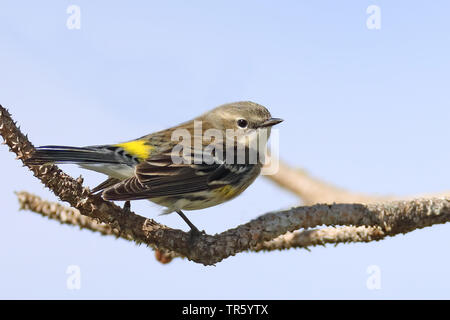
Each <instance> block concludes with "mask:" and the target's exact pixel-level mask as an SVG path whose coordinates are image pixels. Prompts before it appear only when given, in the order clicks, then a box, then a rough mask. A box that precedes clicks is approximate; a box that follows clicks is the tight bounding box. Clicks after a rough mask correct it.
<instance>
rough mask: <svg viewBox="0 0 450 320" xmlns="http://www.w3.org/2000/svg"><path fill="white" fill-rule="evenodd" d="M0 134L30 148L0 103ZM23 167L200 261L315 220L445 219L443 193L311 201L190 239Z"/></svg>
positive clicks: (405, 228)
mask: <svg viewBox="0 0 450 320" xmlns="http://www.w3.org/2000/svg"><path fill="white" fill-rule="evenodd" d="M0 134H1V135H2V136H3V138H4V140H5V143H6V144H7V145H8V146H9V147H10V150H11V151H12V152H14V153H15V154H16V155H17V157H18V159H20V160H22V161H24V160H26V159H27V158H29V157H30V155H31V154H32V153H33V151H34V147H33V145H32V144H31V143H30V142H29V141H28V139H27V137H26V136H24V135H23V134H22V133H21V132H20V130H19V128H17V126H16V125H15V123H14V122H13V120H12V119H11V115H10V114H9V112H8V111H7V110H6V109H4V108H3V107H1V106H0ZM28 168H29V169H30V170H31V171H32V172H33V174H34V175H35V176H36V177H37V178H38V179H40V180H41V182H42V183H43V184H44V185H45V186H46V187H48V188H49V189H50V190H51V191H53V193H55V195H56V196H58V197H59V198H60V199H61V200H62V201H66V202H68V203H69V204H70V205H71V206H72V207H73V208H76V209H78V210H79V212H80V213H81V214H82V215H84V216H87V217H89V218H91V219H94V220H95V221H96V222H98V223H102V224H105V225H107V226H109V227H110V228H111V230H113V232H114V234H115V235H117V236H119V237H122V238H125V239H130V240H133V241H135V242H138V243H145V244H147V245H148V246H151V247H153V248H155V249H158V250H161V251H162V252H175V253H176V254H178V255H180V256H184V257H187V258H188V259H189V260H192V261H195V262H198V263H203V264H204V265H212V264H215V263H217V262H220V261H221V260H223V259H225V258H227V257H229V256H232V255H235V254H236V253H239V252H242V251H246V250H251V249H253V248H256V249H257V248H258V246H260V245H262V244H264V243H266V242H267V241H270V240H272V239H274V238H277V237H279V236H280V235H283V234H286V233H287V232H293V231H295V230H298V229H307V228H313V227H316V226H320V225H326V226H336V225H346V226H354V227H358V226H370V227H377V228H381V230H383V232H387V233H388V234H389V235H394V234H398V233H405V232H409V231H412V230H415V229H418V228H423V227H426V226H430V225H433V224H437V223H445V222H447V221H449V220H450V201H449V200H448V199H418V200H412V201H396V202H386V203H375V204H368V205H363V204H333V205H328V204H316V205H313V206H309V207H296V208H292V209H289V210H284V211H279V212H271V213H267V214H264V215H262V216H260V217H258V218H256V219H254V220H252V221H250V222H248V223H246V224H243V225H240V226H238V227H236V228H234V229H230V230H227V231H224V232H222V233H220V234H216V235H214V236H211V235H206V234H205V235H201V236H199V237H198V238H195V239H194V240H193V239H192V238H191V237H190V235H189V233H186V232H183V231H181V230H177V229H171V228H168V227H167V226H164V225H161V224H159V223H157V222H156V221H154V220H152V219H148V218H145V217H142V216H139V215H137V214H135V213H133V212H125V211H124V210H122V208H120V207H118V206H117V205H115V204H114V203H112V202H109V201H105V200H103V199H102V198H101V197H100V196H98V195H93V194H91V193H90V191H89V189H88V188H84V187H83V186H82V181H81V179H77V180H75V179H73V178H71V177H70V176H68V175H67V174H65V173H64V172H63V171H61V170H60V169H59V168H58V167H57V166H55V165H45V166H28ZM59 209H60V208H59ZM61 212H62V211H61Z"/></svg>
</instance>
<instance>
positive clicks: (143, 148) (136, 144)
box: [116, 140, 154, 160]
mask: <svg viewBox="0 0 450 320" xmlns="http://www.w3.org/2000/svg"><path fill="white" fill-rule="evenodd" d="M116 147H119V148H123V149H124V150H125V151H126V152H127V153H129V154H131V155H133V156H135V157H137V158H138V159H140V160H145V159H147V158H148V157H149V156H150V153H151V151H152V150H153V149H154V147H152V146H151V145H149V144H148V142H147V141H146V140H134V141H129V142H124V143H119V144H116Z"/></svg>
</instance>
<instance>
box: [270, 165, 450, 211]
mask: <svg viewBox="0 0 450 320" xmlns="http://www.w3.org/2000/svg"><path fill="white" fill-rule="evenodd" d="M265 177H266V178H268V179H270V180H272V181H273V182H275V183H276V184H277V185H279V186H280V187H282V188H284V189H286V190H289V191H291V192H292V193H294V194H295V195H297V196H299V197H300V199H302V201H303V204H305V205H308V204H315V203H346V202H347V203H366V204H368V203H377V202H384V201H394V200H412V199H417V198H445V197H450V191H447V192H441V193H436V194H424V195H416V196H407V197H397V196H391V195H385V196H380V195H369V194H364V193H359V192H351V191H347V190H344V189H342V188H339V187H337V186H334V185H332V184H329V183H326V182H324V181H321V180H319V179H317V178H314V177H312V176H311V175H310V174H308V173H307V172H306V171H305V170H303V169H296V168H292V167H290V166H289V165H287V164H286V163H284V162H283V161H281V160H280V161H279V168H278V171H277V173H275V174H274V175H267V176H265Z"/></svg>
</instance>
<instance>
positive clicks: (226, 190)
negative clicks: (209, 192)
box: [215, 185, 242, 199]
mask: <svg viewBox="0 0 450 320" xmlns="http://www.w3.org/2000/svg"><path fill="white" fill-rule="evenodd" d="M241 191H242V190H241V189H239V188H234V187H233V186H231V185H227V186H224V187H221V188H218V189H216V190H215V192H217V194H218V195H219V196H222V197H223V198H224V199H231V198H233V197H235V196H237V195H238V194H240V193H241Z"/></svg>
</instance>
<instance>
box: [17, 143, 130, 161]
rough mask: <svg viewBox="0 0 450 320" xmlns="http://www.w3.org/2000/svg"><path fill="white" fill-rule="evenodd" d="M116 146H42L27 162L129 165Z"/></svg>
mask: <svg viewBox="0 0 450 320" xmlns="http://www.w3.org/2000/svg"><path fill="white" fill-rule="evenodd" d="M118 149H119V148H117V147H116V146H110V145H103V146H90V147H83V148H78V147H66V146H42V147H38V148H36V151H35V152H34V153H33V154H32V156H31V158H29V159H27V160H26V163H27V164H30V165H42V164H46V163H55V164H63V163H75V164H81V165H82V164H102V163H104V164H127V162H128V161H129V159H127V158H126V157H123V155H122V154H120V152H119V153H118V151H120V150H118Z"/></svg>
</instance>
